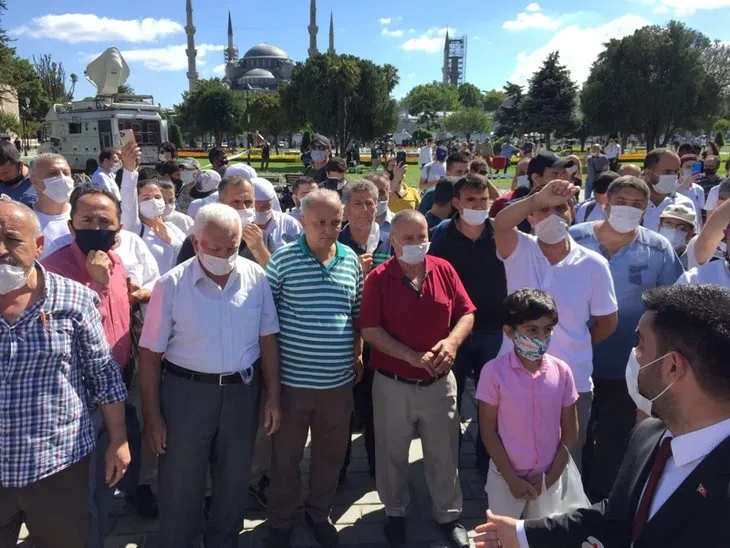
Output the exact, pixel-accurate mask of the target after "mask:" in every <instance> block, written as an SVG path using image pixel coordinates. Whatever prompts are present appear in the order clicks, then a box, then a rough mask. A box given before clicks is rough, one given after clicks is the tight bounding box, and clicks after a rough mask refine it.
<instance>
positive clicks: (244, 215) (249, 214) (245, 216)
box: [236, 208, 256, 226]
mask: <svg viewBox="0 0 730 548" xmlns="http://www.w3.org/2000/svg"><path fill="white" fill-rule="evenodd" d="M236 211H238V216H239V217H241V222H242V223H243V226H246V225H247V224H251V223H252V222H253V221H254V219H255V218H256V212H255V211H254V210H253V208H250V209H237V210H236Z"/></svg>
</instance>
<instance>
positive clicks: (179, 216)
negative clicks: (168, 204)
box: [165, 211, 195, 236]
mask: <svg viewBox="0 0 730 548" xmlns="http://www.w3.org/2000/svg"><path fill="white" fill-rule="evenodd" d="M165 221H166V222H168V223H172V224H174V225H175V226H176V227H178V228H179V229H180V230H181V231H182V232H183V233H184V234H185V236H190V233H191V232H192V231H193V225H194V224H195V222H194V221H193V220H192V219H191V218H190V217H188V216H187V215H185V213H181V212H180V211H173V212H172V213H170V214H169V215H168V216H167V217H166V218H165Z"/></svg>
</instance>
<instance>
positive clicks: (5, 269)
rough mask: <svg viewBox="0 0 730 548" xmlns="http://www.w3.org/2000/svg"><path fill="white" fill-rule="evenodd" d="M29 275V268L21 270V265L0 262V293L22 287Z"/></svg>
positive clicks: (3, 293)
mask: <svg viewBox="0 0 730 548" xmlns="http://www.w3.org/2000/svg"><path fill="white" fill-rule="evenodd" d="M29 275H30V270H23V267H22V266H16V265H12V264H0V294H2V295H5V294H7V293H10V292H11V291H15V290H16V289H18V288H21V287H23V285H25V282H26V281H28V276H29Z"/></svg>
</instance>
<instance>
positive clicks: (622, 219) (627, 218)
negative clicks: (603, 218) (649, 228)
mask: <svg viewBox="0 0 730 548" xmlns="http://www.w3.org/2000/svg"><path fill="white" fill-rule="evenodd" d="M643 216H644V211H643V210H641V209H639V208H638V207H631V206H624V205H615V206H611V210H610V212H609V215H608V224H610V225H611V227H612V228H613V229H614V230H615V231H616V232H620V233H621V234H627V233H629V232H632V231H633V230H636V228H637V227H638V226H639V225H640V224H641V218H642V217H643Z"/></svg>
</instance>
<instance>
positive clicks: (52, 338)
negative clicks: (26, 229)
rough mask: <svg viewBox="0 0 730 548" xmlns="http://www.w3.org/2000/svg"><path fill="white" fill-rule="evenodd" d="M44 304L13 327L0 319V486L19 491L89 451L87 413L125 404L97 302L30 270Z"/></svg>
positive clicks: (52, 276)
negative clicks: (92, 407) (40, 287)
mask: <svg viewBox="0 0 730 548" xmlns="http://www.w3.org/2000/svg"><path fill="white" fill-rule="evenodd" d="M36 268H37V271H38V276H39V281H42V283H44V286H43V296H42V297H41V298H40V299H39V300H38V301H36V302H35V303H33V304H31V305H30V306H28V308H26V309H25V310H24V311H23V312H22V313H21V314H20V317H19V318H18V320H17V321H16V322H15V324H13V325H9V324H8V323H7V322H6V321H5V318H3V317H2V316H0V379H1V380H2V382H0V405H1V407H2V412H0V456H1V458H0V482H1V483H2V485H3V486H4V487H24V486H26V485H29V484H31V483H34V482H36V481H38V480H40V479H42V478H45V477H47V476H50V475H52V474H55V473H56V472H59V471H61V470H63V469H64V468H67V467H69V466H71V465H72V464H74V463H75V462H78V461H79V460H81V459H82V458H83V457H85V456H86V455H88V454H89V453H91V451H93V449H94V443H95V437H94V432H93V429H92V426H91V418H90V414H89V406H90V405H103V404H110V403H116V402H120V401H124V399H125V398H126V397H127V391H126V389H125V387H124V382H123V381H122V376H121V373H120V370H119V366H118V365H117V363H116V362H115V361H114V358H113V357H112V355H111V352H110V351H109V344H108V343H107V341H106V337H105V336H104V330H103V329H102V325H101V317H100V315H99V310H98V307H99V298H98V297H97V296H96V293H94V292H93V291H91V290H90V289H87V288H85V287H84V286H82V285H81V284H79V283H77V282H74V281H72V280H69V279H68V278H64V277H63V276H58V275H56V274H53V273H51V272H47V271H46V270H45V269H44V268H43V267H42V266H41V265H39V264H37V265H36Z"/></svg>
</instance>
